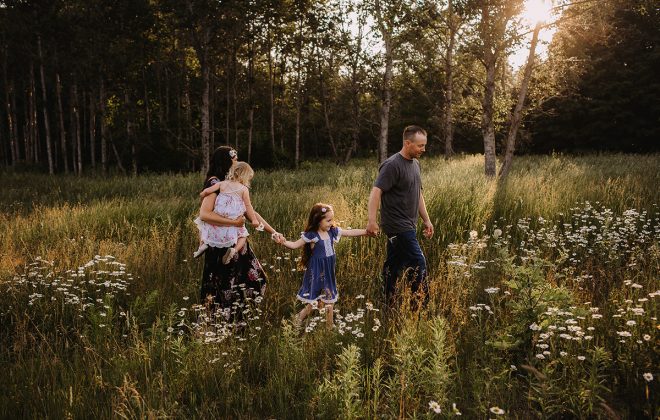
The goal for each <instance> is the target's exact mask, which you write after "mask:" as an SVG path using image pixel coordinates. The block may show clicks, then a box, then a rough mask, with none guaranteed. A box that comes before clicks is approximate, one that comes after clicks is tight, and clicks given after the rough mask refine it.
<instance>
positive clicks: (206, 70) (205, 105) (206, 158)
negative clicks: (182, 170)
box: [198, 28, 211, 173]
mask: <svg viewBox="0 0 660 420" xmlns="http://www.w3.org/2000/svg"><path fill="white" fill-rule="evenodd" d="M210 37H211V31H210V30H209V29H208V28H206V29H204V30H203V32H202V46H201V50H202V51H199V52H198V54H199V55H200V58H201V60H200V63H201V66H202V69H201V70H202V84H203V91H202V110H201V111H202V168H201V169H202V172H203V173H206V172H207V171H208V169H209V165H210V156H211V154H210V150H209V144H210V143H209V138H210V136H209V127H210V126H209V94H210V90H211V69H210V66H209V51H208V50H209V41H210Z"/></svg>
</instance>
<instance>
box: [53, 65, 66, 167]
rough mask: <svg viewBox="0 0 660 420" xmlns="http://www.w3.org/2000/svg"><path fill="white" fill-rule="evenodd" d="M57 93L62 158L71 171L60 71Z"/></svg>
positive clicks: (56, 77)
mask: <svg viewBox="0 0 660 420" xmlns="http://www.w3.org/2000/svg"><path fill="white" fill-rule="evenodd" d="M55 93H56V94H57V110H58V117H59V118H58V119H59V123H60V147H61V150H62V160H63V163H64V173H65V174H68V173H69V151H68V150H67V149H68V148H67V144H66V129H65V128H64V108H63V107H62V82H61V80H60V73H59V72H56V73H55Z"/></svg>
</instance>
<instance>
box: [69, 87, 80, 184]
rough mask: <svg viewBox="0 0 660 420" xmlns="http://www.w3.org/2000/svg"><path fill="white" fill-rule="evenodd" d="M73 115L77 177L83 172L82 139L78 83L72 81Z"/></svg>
mask: <svg viewBox="0 0 660 420" xmlns="http://www.w3.org/2000/svg"><path fill="white" fill-rule="evenodd" d="M72 96H73V115H74V117H75V127H76V130H75V131H76V141H75V144H76V160H77V163H78V164H77V168H78V171H77V173H78V176H81V175H82V171H83V158H82V139H81V131H82V130H81V125H80V105H79V103H80V102H79V101H78V82H77V81H74V83H73V95H72Z"/></svg>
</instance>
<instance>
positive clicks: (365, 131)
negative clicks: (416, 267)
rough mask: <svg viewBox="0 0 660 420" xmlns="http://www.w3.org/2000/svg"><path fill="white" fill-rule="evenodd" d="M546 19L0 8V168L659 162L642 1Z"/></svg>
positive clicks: (467, 3) (381, 10)
mask: <svg viewBox="0 0 660 420" xmlns="http://www.w3.org/2000/svg"><path fill="white" fill-rule="evenodd" d="M530 3H535V4H532V5H530ZM545 3H547V4H544V2H541V1H540V0H539V1H537V2H530V1H528V2H524V1H522V0H506V1H503V0H480V1H476V0H444V1H427V0H396V1H392V0H363V1H361V0H322V1H306V0H265V1H254V0H249V1H243V0H241V1H232V0H226V1H215V0H185V1H173V0H131V1H125V0H120V1H113V2H105V1H98V0H88V1H80V0H71V1H69V0H56V1H24V0H9V1H0V28H1V29H0V67H1V69H2V70H1V71H2V75H1V77H0V95H1V97H2V103H3V104H2V106H0V165H1V166H2V167H4V168H13V169H14V170H16V169H25V170H36V171H41V172H48V173H50V174H54V173H63V174H67V173H72V174H77V175H84V174H94V173H103V174H106V173H117V174H138V173H148V172H190V171H200V170H201V171H203V170H204V169H205V168H206V167H207V165H208V156H209V153H210V151H212V150H213V149H214V147H216V146H218V145H222V144H229V145H231V146H233V147H235V148H236V149H237V150H238V151H239V152H240V153H241V156H243V157H244V159H245V160H247V161H249V162H250V163H251V164H252V165H254V166H255V167H263V168H272V167H296V168H297V167H299V165H300V163H301V162H303V161H314V160H331V161H333V162H335V163H338V164H343V163H347V162H349V161H350V160H351V159H352V158H354V157H373V158H378V159H380V160H383V159H384V158H385V157H387V156H388V155H389V154H391V153H393V152H394V151H396V150H397V148H398V147H399V144H400V141H401V134H400V133H401V132H402V129H403V127H405V126H406V125H409V124H419V125H421V126H423V127H425V128H426V129H427V130H428V132H429V152H430V153H431V154H432V155H436V156H441V155H444V156H445V157H446V158H450V157H451V156H452V155H455V154H473V153H482V154H484V159H485V173H486V174H487V175H490V176H493V175H495V161H496V159H497V158H500V159H501V160H503V161H504V162H505V163H506V162H510V161H511V160H512V158H513V156H514V155H519V154H536V153H552V152H557V153H589V152H628V153H648V152H656V151H658V150H659V144H660V143H659V142H658V138H660V133H659V130H660V129H659V127H660V124H658V116H659V115H660V101H658V98H659V97H660V80H659V79H660V78H659V77H658V73H657V69H658V68H660V58H659V57H660V53H659V51H658V40H659V39H660V9H659V8H658V7H657V4H656V3H655V2H654V1H652V0H602V1H594V0H573V1H564V0H561V1H552V2H545ZM530 7H531V8H533V7H536V8H539V7H545V8H546V9H547V10H546V11H545V12H544V13H543V15H542V16H539V17H538V18H536V19H530V18H531V17H532V15H533V14H532V13H530ZM539 32H540V33H541V36H540V37H539ZM544 32H546V33H548V32H550V33H552V36H550V37H548V36H546V37H543V33H544ZM541 50H542V51H541ZM516 52H517V53H518V54H520V53H521V52H522V54H523V55H524V56H528V57H527V58H526V59H525V60H524V62H520V63H515V64H512V61H511V57H512V56H513V54H514V53H516ZM530 52H531V54H530ZM503 167H504V168H505V169H504V170H505V171H506V170H508V169H507V168H508V167H509V165H503ZM500 172H502V170H500Z"/></svg>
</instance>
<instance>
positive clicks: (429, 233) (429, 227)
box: [424, 220, 434, 239]
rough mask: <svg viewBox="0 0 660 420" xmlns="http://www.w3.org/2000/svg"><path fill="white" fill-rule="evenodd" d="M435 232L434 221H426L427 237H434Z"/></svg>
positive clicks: (425, 230)
mask: <svg viewBox="0 0 660 420" xmlns="http://www.w3.org/2000/svg"><path fill="white" fill-rule="evenodd" d="M433 232H434V229H433V223H431V221H430V220H429V221H426V222H424V237H426V239H431V238H432V237H433Z"/></svg>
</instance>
